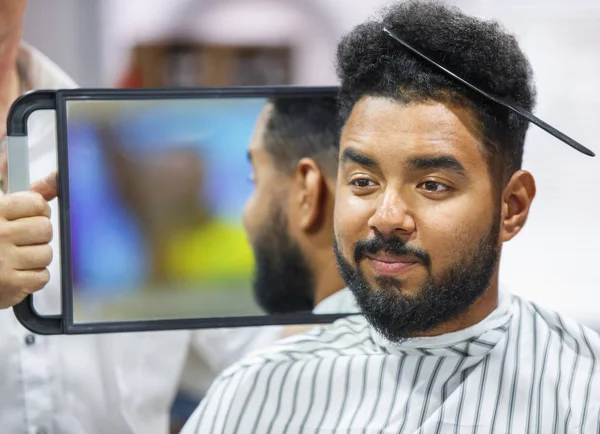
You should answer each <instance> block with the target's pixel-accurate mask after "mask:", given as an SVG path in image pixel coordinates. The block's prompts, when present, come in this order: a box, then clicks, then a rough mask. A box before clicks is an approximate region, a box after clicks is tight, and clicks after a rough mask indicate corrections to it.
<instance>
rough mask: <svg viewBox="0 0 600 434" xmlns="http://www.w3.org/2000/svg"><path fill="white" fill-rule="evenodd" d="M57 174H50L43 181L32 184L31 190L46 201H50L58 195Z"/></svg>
mask: <svg viewBox="0 0 600 434" xmlns="http://www.w3.org/2000/svg"><path fill="white" fill-rule="evenodd" d="M57 180H58V174H57V172H52V173H51V174H50V175H48V176H47V177H46V178H44V179H40V180H39V181H36V182H34V183H33V184H32V185H31V190H32V191H35V192H36V193H39V194H40V195H41V196H42V197H43V198H44V199H45V200H46V201H51V200H52V199H54V198H55V197H56V196H57V195H58V184H57Z"/></svg>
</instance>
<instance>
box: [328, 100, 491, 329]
mask: <svg viewBox="0 0 600 434" xmlns="http://www.w3.org/2000/svg"><path fill="white" fill-rule="evenodd" d="M474 125H475V120H474V118H473V117H472V115H471V114H470V112H468V111H467V110H464V109H459V108H456V107H453V108H451V107H450V106H446V105H443V104H441V103H436V102H424V103H413V104H408V105H401V104H399V103H396V102H393V101H392V100H389V99H385V98H379V97H364V98H363V99H361V100H360V101H358V103H357V104H356V105H355V107H354V109H353V111H352V113H351V115H350V117H349V119H348V121H347V123H346V125H345V126H344V129H343V131H342V137H341V144H340V169H339V173H338V184H337V193H336V205H335V217H334V219H335V220H334V221H335V235H336V236H335V239H336V245H335V249H336V255H337V259H338V265H339V268H340V270H341V273H342V276H343V277H344V279H345V280H346V283H347V284H348V286H349V287H350V289H351V290H352V291H353V292H354V294H355V296H356V298H357V301H358V303H359V305H360V307H361V308H362V310H363V311H364V313H365V315H366V316H367V318H368V319H369V320H370V321H371V323H372V324H373V325H374V326H375V327H376V328H377V329H378V330H379V331H380V332H381V333H383V334H384V335H385V336H386V337H387V338H388V339H390V340H394V341H401V340H403V339H405V338H407V337H410V336H414V335H417V334H420V333H423V332H427V331H430V330H432V329H434V328H435V327H437V326H439V325H441V324H443V323H444V322H446V321H448V320H450V319H452V318H454V317H456V316H457V315H459V314H460V313H462V312H464V311H465V310H466V309H467V308H468V307H469V306H470V305H471V304H472V303H473V302H474V301H475V300H476V299H477V298H478V297H479V296H480V295H481V294H482V293H483V292H484V291H485V289H486V288H487V286H488V285H489V282H490V279H491V276H492V275H493V273H494V270H495V266H496V262H497V259H498V254H499V230H500V204H499V203H496V199H495V198H497V195H494V189H493V183H492V179H491V177H490V174H489V171H488V166H487V164H486V160H485V157H484V151H483V147H482V145H481V144H480V142H479V141H478V139H477V138H476V136H475V133H474V131H475V130H474Z"/></svg>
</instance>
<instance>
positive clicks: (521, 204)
mask: <svg viewBox="0 0 600 434" xmlns="http://www.w3.org/2000/svg"><path fill="white" fill-rule="evenodd" d="M535 192H536V188H535V179H534V178H533V175H532V174H531V173H529V172H527V171H525V170H518V171H517V172H515V173H514V174H513V176H512V177H511V178H510V180H509V181H508V183H507V184H506V187H504V191H503V193H502V228H501V232H500V239H501V241H502V242H505V241H509V240H511V239H512V238H513V237H514V236H515V235H517V234H518V233H519V232H520V231H521V229H522V228H523V226H525V222H526V221H527V217H528V216H529V209H530V207H531V203H532V202H533V198H534V197H535Z"/></svg>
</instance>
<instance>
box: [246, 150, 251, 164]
mask: <svg viewBox="0 0 600 434" xmlns="http://www.w3.org/2000/svg"><path fill="white" fill-rule="evenodd" d="M246 158H247V159H248V161H249V162H250V163H252V153H251V152H250V151H246Z"/></svg>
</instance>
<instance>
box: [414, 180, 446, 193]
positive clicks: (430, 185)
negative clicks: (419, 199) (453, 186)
mask: <svg viewBox="0 0 600 434" xmlns="http://www.w3.org/2000/svg"><path fill="white" fill-rule="evenodd" d="M419 187H420V188H423V189H425V190H427V191H428V192H431V193H440V192H442V191H447V190H449V189H450V187H448V186H447V185H445V184H442V183H441V182H435V181H426V182H423V183H421V184H420V185H419Z"/></svg>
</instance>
